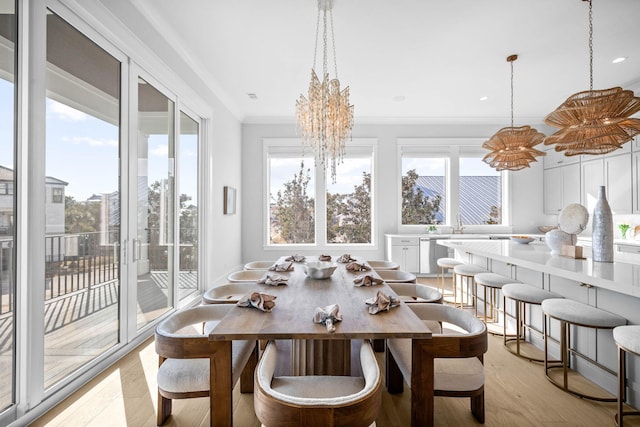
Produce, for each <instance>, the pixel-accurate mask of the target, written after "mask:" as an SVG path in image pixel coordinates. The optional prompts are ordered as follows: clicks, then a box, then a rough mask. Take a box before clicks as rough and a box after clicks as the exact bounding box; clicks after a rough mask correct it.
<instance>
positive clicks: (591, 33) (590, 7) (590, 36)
mask: <svg viewBox="0 0 640 427" xmlns="http://www.w3.org/2000/svg"><path fill="white" fill-rule="evenodd" d="M589 90H593V4H592V2H591V0H589Z"/></svg>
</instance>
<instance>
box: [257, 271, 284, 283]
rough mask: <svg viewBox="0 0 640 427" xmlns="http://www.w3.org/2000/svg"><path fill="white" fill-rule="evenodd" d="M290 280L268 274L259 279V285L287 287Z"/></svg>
mask: <svg viewBox="0 0 640 427" xmlns="http://www.w3.org/2000/svg"><path fill="white" fill-rule="evenodd" d="M288 280H289V279H287V278H286V277H282V276H280V275H278V274H269V273H267V274H265V275H264V276H262V277H261V278H259V279H258V283H259V284H261V285H271V286H278V285H286V284H287V281H288Z"/></svg>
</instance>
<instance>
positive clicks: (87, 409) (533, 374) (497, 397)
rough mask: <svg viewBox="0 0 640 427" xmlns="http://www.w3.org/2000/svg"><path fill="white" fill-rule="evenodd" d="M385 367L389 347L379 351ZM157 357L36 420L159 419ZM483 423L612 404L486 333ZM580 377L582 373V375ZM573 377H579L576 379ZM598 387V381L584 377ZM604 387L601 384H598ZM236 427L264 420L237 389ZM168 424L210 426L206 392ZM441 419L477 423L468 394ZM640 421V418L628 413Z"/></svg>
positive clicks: (602, 417) (603, 414) (387, 409)
mask: <svg viewBox="0 0 640 427" xmlns="http://www.w3.org/2000/svg"><path fill="white" fill-rule="evenodd" d="M377 357H378V362H379V364H380V366H381V368H382V369H384V353H378V356H377ZM157 364H158V360H157V356H156V354H155V350H154V344H153V340H152V339H150V340H148V341H146V342H145V343H144V344H142V345H141V346H140V347H138V348H137V349H136V350H135V351H133V352H131V353H130V354H128V355H127V356H126V357H124V358H123V359H122V360H121V361H120V362H119V363H117V364H116V365H115V366H113V367H111V368H110V369H108V370H107V371H106V372H104V373H103V374H101V375H100V376H99V377H98V378H96V379H94V380H93V381H91V382H90V383H89V384H87V385H86V386H85V387H83V388H82V389H81V390H79V391H78V392H77V393H75V394H74V395H72V396H71V397H69V398H68V399H67V400H66V401H64V402H63V403H62V404H60V405H59V406H58V407H56V408H54V409H53V410H52V411H50V412H49V413H47V414H45V415H44V416H43V417H41V418H40V419H39V420H37V421H36V422H35V423H34V424H33V426H64V427H73V426H91V427H96V426H135V427H138V426H154V425H155V419H156V403H157V391H156V372H157ZM485 366H486V385H485V399H486V401H485V405H486V423H485V425H486V426H540V425H548V426H549V425H553V426H614V425H615V423H614V414H615V411H616V409H615V403H597V402H592V401H588V400H583V399H579V398H576V397H573V396H571V395H569V394H567V393H564V392H563V391H561V390H560V389H558V388H556V387H555V386H553V385H552V384H551V383H550V382H549V381H548V380H547V379H546V378H545V377H544V370H543V367H542V366H541V365H540V364H536V363H531V362H528V361H525V360H523V359H520V358H518V357H516V356H514V355H512V354H510V353H509V352H508V351H507V350H506V349H504V348H503V345H502V338H500V337H494V336H490V337H489V351H488V353H487V354H486V356H485ZM578 379H579V378H578ZM573 384H577V382H574V383H573ZM586 386H587V387H592V388H593V389H594V390H598V388H597V387H595V386H593V385H589V384H586ZM598 391H600V392H602V391H601V390H598ZM410 401H411V392H410V390H409V389H408V387H405V391H404V393H403V394H401V395H390V394H388V393H386V391H385V392H384V393H383V403H382V408H381V412H380V415H379V417H378V419H377V425H378V427H401V426H402V427H403V426H408V425H409V424H410V418H409V407H410ZM233 404H234V412H233V416H234V420H235V424H234V425H236V426H242V427H245V426H246V427H253V426H255V427H259V426H260V423H259V422H258V420H257V419H256V417H255V414H254V412H253V396H252V395H251V394H241V393H240V391H239V386H238V387H236V388H235V389H234V397H233ZM173 406H174V407H173V415H172V416H171V417H170V418H169V420H168V421H167V423H166V424H165V425H167V426H189V427H192V426H202V427H205V426H208V425H209V414H208V400H207V399H206V398H199V399H187V400H175V401H174V405H173ZM435 424H436V426H473V425H479V424H478V423H476V422H475V420H474V418H473V417H472V415H471V412H470V410H469V400H468V399H455V398H444V397H436V403H435ZM625 425H629V426H640V417H629V418H626V419H625Z"/></svg>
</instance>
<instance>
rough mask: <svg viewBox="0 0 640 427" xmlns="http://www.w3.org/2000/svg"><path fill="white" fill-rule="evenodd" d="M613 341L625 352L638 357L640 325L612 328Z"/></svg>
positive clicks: (639, 351) (639, 352) (639, 353)
mask: <svg viewBox="0 0 640 427" xmlns="http://www.w3.org/2000/svg"><path fill="white" fill-rule="evenodd" d="M613 340H614V341H615V342H616V344H617V345H618V346H619V347H622V348H624V349H625V351H628V352H631V353H635V354H637V355H639V356H640V325H624V326H618V327H616V328H614V329H613Z"/></svg>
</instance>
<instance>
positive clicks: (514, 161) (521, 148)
mask: <svg viewBox="0 0 640 427" xmlns="http://www.w3.org/2000/svg"><path fill="white" fill-rule="evenodd" d="M516 59H518V55H510V56H508V57H507V62H509V63H510V64H511V126H509V127H505V128H502V129H500V130H499V131H498V132H496V133H495V135H493V136H492V137H491V138H489V140H487V141H485V142H484V143H483V144H482V148H486V149H487V150H489V151H490V153H489V154H487V155H486V156H484V158H483V159H482V161H483V162H485V163H487V164H488V165H489V166H491V167H492V168H494V169H496V170H497V171H503V170H511V171H518V170H521V169H524V168H528V167H529V166H530V163H531V162H536V161H537V160H536V157H537V156H545V155H546V153H545V152H543V151H540V150H536V149H535V148H533V147H535V146H536V145H538V144H540V143H542V141H544V138H545V136H544V134H543V133H540V132H538V131H537V130H535V129H533V128H532V127H531V126H520V127H514V126H513V62H514V61H515V60H516Z"/></svg>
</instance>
